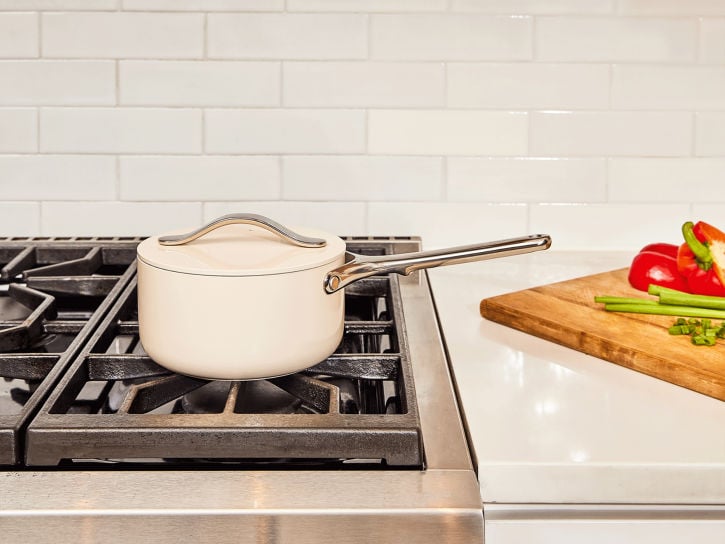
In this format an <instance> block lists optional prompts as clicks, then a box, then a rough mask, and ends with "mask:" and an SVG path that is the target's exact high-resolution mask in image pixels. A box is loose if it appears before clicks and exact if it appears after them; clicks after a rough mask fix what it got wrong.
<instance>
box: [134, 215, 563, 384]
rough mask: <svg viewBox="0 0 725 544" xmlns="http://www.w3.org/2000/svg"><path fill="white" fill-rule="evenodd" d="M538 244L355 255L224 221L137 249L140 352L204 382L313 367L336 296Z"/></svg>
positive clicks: (241, 219) (339, 310)
mask: <svg viewBox="0 0 725 544" xmlns="http://www.w3.org/2000/svg"><path fill="white" fill-rule="evenodd" d="M550 245H551V238H550V237H549V236H547V235H543V234H538V235H530V236H523V237H519V238H511V239H507V240H498V241H495V242H486V243H481V244H473V245H467V246H459V247H453V248H448V249H440V250H433V251H423V252H417V253H406V254H396V255H385V256H374V257H373V256H364V255H356V254H353V253H350V252H348V251H346V250H345V242H344V241H343V240H342V239H341V238H339V237H337V236H334V235H332V234H328V233H325V232H322V231H319V230H316V229H309V228H304V229H303V228H295V229H294V230H292V229H290V228H287V227H285V226H283V225H280V224H279V223H277V222H275V221H273V220H271V219H269V218H267V217H264V216H261V215H256V214H231V215H225V216H223V217H220V218H218V219H216V220H214V221H212V222H211V223H209V224H207V225H205V226H203V227H201V228H199V229H197V230H194V231H192V232H188V233H184V234H172V235H166V236H153V237H150V238H147V239H146V240H144V241H143V242H142V243H141V244H139V246H138V321H139V333H140V338H141V344H142V345H143V347H144V349H145V351H146V352H147V353H148V354H149V356H150V357H151V358H152V359H153V360H154V361H155V362H156V363H158V364H159V365H161V366H163V367H166V368H168V369H169V370H172V371H174V372H178V373H181V374H186V375H189V376H195V377H199V378H205V379H221V380H252V379H262V378H271V377H275V376H282V375H285V374H290V373H293V372H298V371H300V370H303V369H305V368H309V367H311V366H314V365H316V364H317V363H319V362H321V361H324V360H325V359H326V358H327V357H329V356H330V355H331V354H332V353H333V352H334V351H335V349H336V348H337V346H338V345H339V344H340V341H341V339H342V334H343V328H344V317H345V298H344V288H345V287H346V286H348V285H350V284H351V283H353V282H356V281H358V280H360V279H362V278H367V277H370V276H374V275H380V274H390V273H396V274H403V275H408V274H410V273H412V272H414V271H416V270H420V269H423V268H431V267H436V266H447V265H451V264H457V263H466V262H471V261H479V260H484V259H491V258H495V257H503V256H507V255H517V254H521V253H528V252H531V251H537V250H542V249H547V248H548V247H549V246H550Z"/></svg>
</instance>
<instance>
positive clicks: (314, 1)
mask: <svg viewBox="0 0 725 544" xmlns="http://www.w3.org/2000/svg"><path fill="white" fill-rule="evenodd" d="M446 3H447V0H287V9H288V10H289V11H360V12H369V13H372V12H386V11H387V12H390V11H392V12H405V11H413V12H420V11H445V10H446Z"/></svg>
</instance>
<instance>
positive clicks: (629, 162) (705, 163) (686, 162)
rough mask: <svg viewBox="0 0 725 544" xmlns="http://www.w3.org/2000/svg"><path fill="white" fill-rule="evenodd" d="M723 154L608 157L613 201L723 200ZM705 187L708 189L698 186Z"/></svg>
mask: <svg viewBox="0 0 725 544" xmlns="http://www.w3.org/2000/svg"><path fill="white" fill-rule="evenodd" d="M723 179H725V158H724V159H715V158H712V159H710V158H698V159H693V158H686V159H654V158H634V159H610V161H609V199H610V200H612V201H615V202H707V201H710V200H716V201H719V202H725V184H721V183H720V182H719V180H723ZM699 187H707V188H708V189H707V190H699V189H697V188H699Z"/></svg>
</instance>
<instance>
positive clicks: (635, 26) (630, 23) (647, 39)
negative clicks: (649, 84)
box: [535, 17, 697, 62]
mask: <svg viewBox="0 0 725 544" xmlns="http://www.w3.org/2000/svg"><path fill="white" fill-rule="evenodd" d="M696 49H697V22H696V21H695V20H694V19H687V18H682V19H680V18H660V19H657V18H642V17H541V18H539V19H538V20H537V22H536V43H535V51H536V58H537V59H540V60H556V61H590V62H602V61H603V62H642V61H645V62H646V61H654V62H688V61H692V60H694V59H695V55H696Z"/></svg>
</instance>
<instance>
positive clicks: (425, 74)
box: [283, 62, 445, 108]
mask: <svg viewBox="0 0 725 544" xmlns="http://www.w3.org/2000/svg"><path fill="white" fill-rule="evenodd" d="M444 71H445V67H444V65H443V64H442V63H430V62H425V63H387V62H285V63H284V91H283V101H284V104H285V105H286V106H310V107H321V108H325V107H330V108H339V107H356V106H361V107H365V106H368V107H401V108H415V107H435V106H443V104H444V102H445V73H444Z"/></svg>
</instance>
